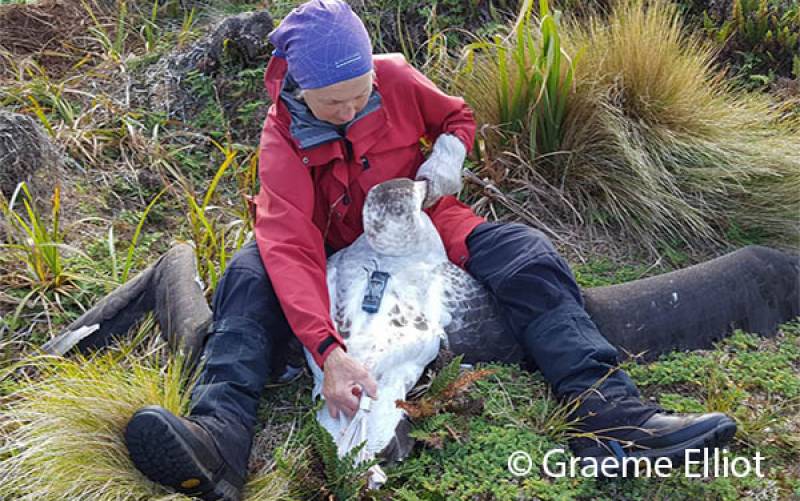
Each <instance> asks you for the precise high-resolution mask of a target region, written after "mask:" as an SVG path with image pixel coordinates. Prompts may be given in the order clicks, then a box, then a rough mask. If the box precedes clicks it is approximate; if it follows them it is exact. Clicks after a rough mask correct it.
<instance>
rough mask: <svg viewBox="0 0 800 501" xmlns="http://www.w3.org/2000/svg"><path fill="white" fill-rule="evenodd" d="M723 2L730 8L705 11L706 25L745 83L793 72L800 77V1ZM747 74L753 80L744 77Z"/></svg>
mask: <svg viewBox="0 0 800 501" xmlns="http://www.w3.org/2000/svg"><path fill="white" fill-rule="evenodd" d="M723 5H725V6H726V7H727V8H722V9H719V10H711V11H710V12H708V11H706V12H704V18H703V27H704V29H705V30H706V32H707V33H708V34H709V36H711V37H712V38H713V39H714V40H716V42H717V43H719V44H720V45H721V46H722V47H723V51H722V52H723V56H725V57H727V58H729V59H730V60H732V62H733V63H734V65H735V67H736V68H737V69H738V70H739V72H740V73H742V75H741V76H740V78H741V79H742V80H744V83H745V84H750V86H752V85H753V84H754V83H755V84H756V85H757V84H758V83H759V82H763V81H769V80H771V79H773V78H774V77H775V76H783V77H789V76H791V75H792V74H793V73H794V76H795V77H800V73H798V72H797V71H796V69H795V68H793V65H796V64H797V63H796V61H797V60H798V49H799V48H800V5H798V4H797V2H784V1H781V0H733V1H732V2H728V3H727V4H723ZM793 69H795V71H794V72H793ZM748 75H749V76H750V81H748V80H745V78H746V77H747V76H748Z"/></svg>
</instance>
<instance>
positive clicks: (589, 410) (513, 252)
mask: <svg viewBox="0 0 800 501" xmlns="http://www.w3.org/2000/svg"><path fill="white" fill-rule="evenodd" d="M467 245H468V248H469V252H470V259H469V261H468V262H467V264H466V268H467V271H469V273H470V274H472V275H473V276H474V277H475V278H476V279H478V280H479V281H480V282H482V283H483V284H484V285H485V286H486V287H487V288H488V289H489V290H490V291H491V292H492V293H493V294H494V296H495V298H496V299H497V302H498V304H499V306H500V307H501V310H502V314H503V316H504V319H505V322H506V324H507V325H506V326H507V328H508V329H509V330H510V332H512V333H513V335H514V337H515V338H516V339H517V341H518V342H519V343H520V344H521V345H522V346H523V347H524V349H525V353H526V356H527V357H528V358H529V359H530V361H531V362H532V363H534V364H535V365H536V366H537V367H538V368H539V370H541V372H542V374H543V376H544V377H545V379H546V380H547V381H548V382H549V383H550V384H551V385H552V387H553V389H554V392H555V393H556V395H558V396H559V397H560V398H564V399H568V398H581V402H582V404H581V406H580V410H579V412H578V414H579V415H580V416H582V417H587V416H588V421H587V422H588V423H589V426H590V427H591V428H593V429H599V428H606V427H609V426H615V425H637V424H640V423H641V422H643V421H644V420H645V419H647V418H648V417H650V415H652V414H653V413H654V412H655V409H654V408H653V407H651V406H646V405H643V404H642V403H641V401H640V400H639V394H638V392H637V390H636V387H635V385H634V384H633V382H632V381H631V380H630V378H629V377H628V376H627V375H626V374H625V373H624V372H622V371H620V370H616V369H615V366H616V363H617V351H616V349H615V348H614V347H613V346H612V345H611V344H610V343H608V341H606V340H605V338H603V336H602V335H601V334H600V333H599V332H598V330H597V328H596V327H595V325H594V323H593V322H592V321H591V319H590V318H589V316H588V314H587V313H586V311H585V310H584V309H583V300H582V297H581V293H580V289H579V287H578V285H577V284H576V282H575V279H574V277H573V275H572V273H571V272H570V270H569V266H568V265H567V264H566V262H565V261H564V260H563V259H562V258H561V257H560V256H559V255H558V253H557V252H556V251H555V249H554V248H553V246H552V244H551V243H550V242H549V240H548V239H547V238H546V237H545V236H544V235H543V234H542V233H541V232H539V231H537V230H534V229H532V228H529V227H527V226H524V225H521V224H496V223H484V224H481V225H480V226H478V227H477V228H476V229H475V230H474V231H473V232H472V233H471V234H470V236H469V238H468V239H467ZM212 306H213V311H214V323H213V329H212V335H211V336H210V338H209V340H208V343H207V345H206V349H205V352H204V355H203V358H204V368H203V370H202V373H201V375H200V379H199V380H198V383H197V385H196V386H195V388H194V391H193V394H192V411H191V414H192V415H202V416H211V417H215V418H217V419H215V420H212V421H211V422H212V423H215V424H213V425H212V428H215V429H212V430H211V431H212V433H214V434H215V436H216V437H219V438H218V439H217V441H218V443H219V445H220V446H221V448H222V449H223V454H224V455H225V456H226V459H227V460H228V462H229V463H230V464H231V466H233V467H235V468H239V469H240V470H241V471H244V470H245V469H246V461H247V456H248V453H249V450H250V443H251V440H252V430H253V426H254V425H255V422H256V411H257V407H258V399H259V395H260V393H261V391H262V389H263V387H264V384H265V383H266V381H267V378H268V376H269V374H270V373H271V371H272V370H273V369H274V368H273V367H271V358H272V355H273V354H274V352H275V350H277V349H279V348H280V347H282V346H283V345H285V344H286V343H288V342H289V339H290V338H291V336H292V333H291V330H290V327H289V325H288V323H287V321H286V317H285V316H284V314H283V311H282V310H281V306H280V303H279V302H278V299H277V297H276V296H275V292H274V291H273V289H272V285H271V283H270V281H269V277H268V271H265V269H264V266H263V264H262V261H261V257H260V255H259V252H258V248H257V247H256V244H255V242H251V243H249V244H247V245H245V246H244V247H243V248H242V249H241V250H240V251H239V252H238V253H237V254H236V255H235V256H234V257H233V259H232V260H231V262H230V264H229V265H228V267H227V269H226V270H225V273H224V274H223V276H222V279H221V280H220V282H219V284H218V286H217V289H216V291H215V294H214V299H213V305H212Z"/></svg>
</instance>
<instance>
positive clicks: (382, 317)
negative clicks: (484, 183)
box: [306, 179, 513, 483]
mask: <svg viewBox="0 0 800 501" xmlns="http://www.w3.org/2000/svg"><path fill="white" fill-rule="evenodd" d="M425 189H426V185H425V182H424V181H412V180H410V179H393V180H390V181H387V182H384V183H381V184H379V185H377V186H375V187H373V188H372V189H371V190H370V191H369V193H368V194H367V198H366V201H365V204H364V208H363V223H364V233H363V234H362V235H361V236H360V237H359V238H358V239H356V241H354V242H353V243H352V244H351V245H350V246H348V247H345V248H344V249H342V250H340V251H338V252H337V253H335V254H333V255H332V256H331V257H330V258H329V260H328V264H327V282H328V290H329V294H330V299H331V301H330V305H331V311H330V314H331V318H332V319H333V321H334V324H335V326H336V328H337V329H338V331H339V333H340V334H341V335H342V337H343V338H344V339H345V340H346V343H347V353H348V354H349V355H350V356H351V357H353V358H355V359H356V360H358V361H359V362H361V363H362V364H363V365H364V367H365V368H366V369H367V370H368V371H370V373H371V374H372V376H373V377H374V378H375V381H376V382H377V384H378V392H377V394H378V397H377V399H375V400H372V399H370V397H368V396H366V394H362V397H361V403H360V407H359V410H358V411H357V412H356V414H355V416H354V417H353V418H348V417H346V416H345V415H344V413H339V417H338V418H336V419H335V418H333V417H332V416H331V415H330V413H329V411H328V409H327V406H323V407H322V408H321V409H320V410H319V411H318V413H317V419H318V420H319V422H320V424H321V425H322V426H323V427H324V428H325V429H326V430H328V432H330V434H331V435H332V436H333V439H334V441H335V442H336V444H337V449H338V453H339V455H340V457H341V456H344V455H345V454H347V453H348V452H350V451H351V450H352V449H353V448H354V447H356V446H358V445H360V444H361V443H364V445H363V447H362V449H361V450H360V451H359V453H358V455H357V457H356V462H361V461H367V460H370V459H372V458H374V457H376V456H377V455H379V454H380V453H381V452H385V451H387V450H389V449H392V450H394V453H393V455H392V459H394V460H400V459H402V456H403V455H405V454H406V453H407V452H408V451H407V450H398V449H402V447H401V446H400V445H398V444H400V443H402V441H403V440H404V437H403V436H402V433H403V430H402V429H403V426H402V423H403V420H404V416H405V413H404V411H403V410H402V409H400V408H398V407H397V406H396V405H395V401H396V400H403V399H405V398H406V395H407V394H408V392H409V391H410V390H411V389H412V388H413V387H414V386H415V385H416V383H417V382H418V381H419V379H420V377H421V376H422V375H423V372H424V370H425V367H426V366H427V365H428V364H429V363H430V362H432V361H433V360H434V359H435V358H436V356H437V354H438V353H439V349H440V347H441V346H442V345H444V346H445V347H449V346H448V339H449V336H452V337H453V338H454V339H466V338H473V337H475V336H473V335H471V334H474V333H476V331H477V329H478V328H480V330H481V332H484V333H485V332H489V333H496V334H497V335H501V333H502V332H503V329H502V326H501V325H500V322H499V318H498V316H497V314H496V311H495V307H494V305H493V303H492V300H491V297H490V295H489V293H488V291H486V290H485V289H484V288H483V287H482V286H481V285H480V283H478V282H477V281H476V280H475V279H474V278H472V277H471V276H470V275H469V274H467V273H466V272H465V271H463V270H462V269H460V268H458V267H457V266H455V265H454V264H452V263H451V262H450V261H449V260H448V258H447V253H446V252H445V248H444V244H443V243H442V240H441V238H440V237H439V234H438V232H437V231H436V228H435V227H434V225H433V223H432V222H431V219H430V218H429V217H428V215H427V214H425V213H424V212H423V211H422V202H423V200H424V198H425ZM468 334H469V335H468ZM512 343H513V341H511V340H508V344H509V348H512V347H513V344H512ZM306 358H307V361H308V366H309V367H310V368H311V371H312V373H313V377H314V388H313V393H312V394H313V397H314V398H317V397H318V396H319V395H320V394H321V391H322V384H323V377H324V376H323V372H322V371H321V370H320V368H319V367H318V366H317V364H316V363H314V361H313V358H312V356H311V354H310V353H309V352H308V351H307V350H306ZM393 442H394V443H393ZM373 471H374V472H375V474H374V475H373V476H372V479H373V481H374V479H375V477H376V475H377V477H380V472H379V470H373ZM378 483H380V482H379V481H378Z"/></svg>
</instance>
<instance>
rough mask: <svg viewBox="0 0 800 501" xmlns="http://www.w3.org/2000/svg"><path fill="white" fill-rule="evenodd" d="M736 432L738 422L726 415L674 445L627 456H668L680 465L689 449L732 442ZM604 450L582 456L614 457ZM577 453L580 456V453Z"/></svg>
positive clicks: (630, 453)
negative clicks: (599, 452)
mask: <svg viewBox="0 0 800 501" xmlns="http://www.w3.org/2000/svg"><path fill="white" fill-rule="evenodd" d="M735 434H736V422H735V421H733V420H732V419H730V418H728V417H725V418H724V419H721V420H720V422H719V423H717V425H716V426H715V427H714V428H712V429H710V430H708V431H706V432H705V433H703V434H700V435H698V436H696V437H693V438H691V439H689V440H686V441H684V442H681V443H678V444H675V445H673V446H672V447H667V448H659V449H644V450H637V451H632V452H628V453H627V456H628V457H635V458H652V459H655V458H661V457H664V458H668V459H669V460H670V462H671V464H672V465H673V466H680V465H682V464H683V463H684V461H685V460H686V450H687V449H700V450H702V449H716V448H719V447H720V446H722V445H724V444H727V443H728V442H730V440H731V439H732V438H733V436H734V435H735ZM592 449H595V448H592ZM584 452H586V450H584ZM603 452H606V453H605V454H589V455H587V456H582V457H584V458H590V457H591V458H595V459H602V458H604V457H613V455H612V454H608V451H606V450H605V449H603ZM576 455H579V456H580V454H576ZM584 463H586V462H584Z"/></svg>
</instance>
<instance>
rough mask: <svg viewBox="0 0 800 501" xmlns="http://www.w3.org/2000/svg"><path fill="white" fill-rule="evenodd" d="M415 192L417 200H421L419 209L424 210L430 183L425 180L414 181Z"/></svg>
mask: <svg viewBox="0 0 800 501" xmlns="http://www.w3.org/2000/svg"><path fill="white" fill-rule="evenodd" d="M414 192H415V193H416V194H417V200H419V209H420V210H422V209H423V204H424V202H425V197H426V196H427V195H428V181H427V180H425V179H423V180H421V181H414Z"/></svg>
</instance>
